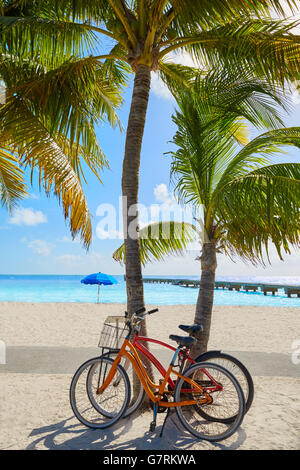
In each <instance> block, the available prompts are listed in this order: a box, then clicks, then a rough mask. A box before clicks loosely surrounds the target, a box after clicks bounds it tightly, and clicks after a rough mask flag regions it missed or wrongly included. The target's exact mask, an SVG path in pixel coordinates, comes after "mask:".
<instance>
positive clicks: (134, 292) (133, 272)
mask: <svg viewBox="0 0 300 470" xmlns="http://www.w3.org/2000/svg"><path fill="white" fill-rule="evenodd" d="M150 81H151V68H150V67H148V66H146V65H141V64H140V65H138V66H137V68H136V73H135V79H134V87H133V94H132V102H131V109H130V114H129V119H128V127H127V135H126V145H125V155H124V161H123V176H122V192H123V218H124V237H125V259H126V288H127V309H128V312H129V313H130V314H132V313H133V312H134V311H135V310H137V309H138V308H141V307H143V306H144V290H143V278H142V267H141V258H140V245H139V226H138V210H137V206H136V205H137V203H138V190H139V169H140V155H141V147H142V140H143V134H144V128H145V122H146V112H147V107H148V100H149V92H150Z"/></svg>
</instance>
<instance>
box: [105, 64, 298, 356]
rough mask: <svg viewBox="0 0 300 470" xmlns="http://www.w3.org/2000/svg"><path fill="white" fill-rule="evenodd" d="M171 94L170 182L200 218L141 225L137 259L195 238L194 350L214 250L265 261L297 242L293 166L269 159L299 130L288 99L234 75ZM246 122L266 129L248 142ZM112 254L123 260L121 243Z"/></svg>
mask: <svg viewBox="0 0 300 470" xmlns="http://www.w3.org/2000/svg"><path fill="white" fill-rule="evenodd" d="M176 99H177V103H178V110H177V111H176V113H175V114H174V116H173V120H174V122H175V124H176V125H177V132H176V134H175V136H174V138H173V141H172V142H173V144H175V145H176V148H175V150H174V151H171V152H170V153H169V154H170V156H171V179H172V182H173V184H174V188H175V192H176V193H177V195H178V198H179V200H180V201H181V202H182V203H184V204H192V205H194V206H195V207H196V208H198V209H201V210H200V211H198V213H199V214H200V215H199V218H198V219H197V221H196V222H195V225H196V226H187V224H185V226H183V227H182V229H181V231H180V229H179V228H180V227H179V226H180V223H179V222H178V221H177V222H176V226H177V232H176V233H175V232H174V231H172V230H171V231H169V232H168V236H164V233H166V228H167V226H168V223H167V221H165V222H159V223H158V227H159V228H160V229H158V228H156V231H155V230H150V229H151V226H150V227H145V228H144V229H143V233H142V237H143V238H145V241H144V240H143V242H142V244H141V251H142V254H141V256H142V260H144V261H145V263H146V262H148V261H153V260H155V259H163V258H164V257H165V256H166V255H168V254H170V253H174V252H175V251H174V246H176V251H177V252H180V251H181V252H182V253H183V252H184V251H186V249H187V247H188V242H187V238H194V240H198V241H201V244H202V253H201V256H200V257H199V259H200V261H201V282H200V289H199V295H198V301H197V306H196V312H195V322H196V323H202V324H203V325H204V331H203V333H202V335H201V338H200V340H201V343H200V349H199V348H198V350H197V352H199V350H200V351H205V350H206V348H207V343H208V339H209V331H210V322H211V315H212V306H213V296H214V281H215V272H216V268H217V254H218V253H224V254H226V255H229V256H230V257H231V258H236V257H240V258H242V259H243V260H245V261H250V262H252V263H254V264H257V263H265V262H267V261H268V248H269V246H270V245H272V244H273V245H275V247H276V249H277V252H278V255H279V256H280V258H281V259H282V257H283V255H284V253H289V252H290V249H291V247H297V248H299V247H300V212H299V207H300V164H299V163H289V162H283V163H282V162H280V163H276V158H278V154H280V155H281V156H282V155H285V153H284V150H285V151H286V149H288V148H289V147H290V146H292V145H293V146H296V147H300V128H299V127H294V128H286V127H283V125H282V119H281V117H280V114H279V110H280V108H279V105H280V106H281V107H282V106H283V107H284V108H286V109H287V103H286V100H285V99H284V97H283V95H282V94H281V92H280V91H278V92H277V93H274V91H273V90H271V89H270V87H269V86H268V85H267V84H266V83H265V82H263V81H261V80H258V79H252V78H250V77H248V78H247V77H244V78H242V77H241V76H240V75H239V74H238V75H235V76H234V74H233V73H231V74H227V73H226V72H222V73H219V74H217V73H211V74H209V75H208V76H207V77H206V78H205V79H203V78H202V77H200V78H198V79H196V81H195V84H194V85H193V87H192V89H191V90H190V91H189V92H184V91H179V92H178V93H177V95H176ZM247 122H248V123H251V124H252V125H253V126H255V127H257V128H261V127H265V126H268V127H269V128H270V130H268V131H267V132H265V133H263V134H260V135H258V136H257V137H255V138H253V139H252V140H250V141H249V140H248V139H247V136H246V134H245V124H246V123H247ZM286 158H287V160H288V157H286ZM274 159H275V162H274ZM197 222H198V223H197ZM172 224H174V222H172ZM163 226H164V227H165V231H163V230H162V228H161V227H163ZM152 228H153V225H152ZM187 228H188V230H187ZM183 233H184V234H185V236H184V237H182V234H183ZM176 237H177V239H176V240H174V238H176ZM181 239H182V241H181ZM113 256H114V258H115V259H116V260H118V261H122V260H123V261H124V259H125V260H126V258H125V250H124V247H123V246H121V247H120V248H119V249H118V250H116V252H115V253H114V255H113Z"/></svg>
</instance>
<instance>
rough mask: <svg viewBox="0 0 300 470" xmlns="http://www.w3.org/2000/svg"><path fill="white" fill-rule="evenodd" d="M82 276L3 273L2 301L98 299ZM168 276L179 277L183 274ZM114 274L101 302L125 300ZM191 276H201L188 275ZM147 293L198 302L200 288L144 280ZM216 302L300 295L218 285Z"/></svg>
mask: <svg viewBox="0 0 300 470" xmlns="http://www.w3.org/2000/svg"><path fill="white" fill-rule="evenodd" d="M83 277H84V276H81V275H78V276H77V275H76V276H63V275H51V276H50V275H0V302H3V301H13V302H96V301H97V290H98V289H97V286H93V285H84V284H81V283H80V280H81V279H82V278H83ZM151 277H155V276H151ZM157 277H163V276H157ZM165 277H167V278H174V279H178V278H180V276H165ZM115 278H116V279H117V281H118V284H116V285H113V286H101V288H100V301H101V302H105V303H112V302H113V303H126V286H125V281H124V278H123V276H115ZM185 278H186V277H185ZM189 279H195V280H197V279H199V278H198V277H197V276H189ZM217 280H218V281H235V282H252V283H256V282H257V283H270V284H287V285H300V277H276V278H275V277H218V278H217ZM144 293H145V302H146V304H149V305H174V304H195V303H196V301H197V295H198V289H196V288H186V287H179V286H173V285H171V284H151V283H145V284H144ZM214 304H215V305H256V306H260V305H261V306H277V307H280V306H282V307H300V298H297V297H291V298H288V297H287V295H286V294H285V293H284V291H283V290H279V291H278V293H277V294H276V295H275V296H272V295H271V294H268V295H267V296H264V295H263V293H262V292H259V291H258V292H248V293H246V292H242V291H241V292H235V291H228V290H225V289H224V290H223V289H218V290H217V289H215V296H214Z"/></svg>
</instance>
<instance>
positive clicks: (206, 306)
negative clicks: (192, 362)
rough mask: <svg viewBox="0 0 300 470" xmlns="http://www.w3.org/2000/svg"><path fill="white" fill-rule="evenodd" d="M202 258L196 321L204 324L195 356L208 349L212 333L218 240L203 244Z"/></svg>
mask: <svg viewBox="0 0 300 470" xmlns="http://www.w3.org/2000/svg"><path fill="white" fill-rule="evenodd" d="M200 259H201V280H200V289H199V294H198V299H197V305H196V312H195V319H194V321H195V323H198V324H199V323H201V324H202V325H203V332H201V333H200V334H199V336H198V340H199V341H198V342H197V344H196V345H195V346H194V347H193V348H192V351H191V354H192V356H193V357H196V356H197V355H198V354H201V353H203V352H206V351H207V345H208V340H209V335H210V326H211V318H212V309H213V302H214V287H215V274H216V269H217V256H216V242H215V241H214V240H212V241H209V242H207V243H204V244H203V249H202V255H201V258H200Z"/></svg>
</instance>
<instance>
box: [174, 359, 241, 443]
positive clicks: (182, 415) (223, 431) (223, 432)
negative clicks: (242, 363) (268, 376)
mask: <svg viewBox="0 0 300 470" xmlns="http://www.w3.org/2000/svg"><path fill="white" fill-rule="evenodd" d="M208 369H209V373H207V376H208V377H210V376H212V377H214V378H215V380H216V381H217V382H218V383H222V390H221V391H218V392H217V391H215V392H211V391H210V392H209V393H210V395H212V396H214V399H213V402H212V404H209V405H202V407H205V408H209V407H211V408H212V407H214V409H215V414H217V413H220V412H221V413H223V414H225V413H226V412H227V411H226V406H223V408H222V404H221V400H220V398H221V399H222V398H223V399H226V396H225V393H226V392H227V391H229V400H231V401H232V402H233V404H234V406H235V408H236V413H235V415H234V416H235V418H234V420H233V421H230V422H225V421H224V417H223V418H222V420H221V421H218V420H214V422H213V431H212V433H211V432H210V431H209V428H208V426H210V424H211V420H206V419H205V418H204V417H203V416H200V415H199V413H198V412H197V411H196V410H195V406H194V405H183V406H176V407H175V409H176V413H177V416H178V419H179V421H180V422H181V424H182V425H183V426H184V427H185V429H187V431H189V432H190V434H192V435H193V436H195V437H197V438H198V439H203V440H206V441H210V442H218V441H221V440H224V439H227V438H228V437H230V436H231V435H232V434H234V433H235V432H236V431H237V429H238V428H239V426H240V425H241V423H242V421H243V418H244V414H245V399H244V394H243V391H242V388H241V386H240V384H239V383H238V381H237V380H236V378H235V377H234V376H233V374H231V373H230V372H229V371H227V370H226V369H224V367H221V366H220V365H217V364H213V363H210V362H200V363H197V364H194V365H192V366H191V367H189V368H188V369H186V370H185V372H184V377H191V376H192V377H193V380H195V374H197V373H200V374H203V373H206V372H207V370H208ZM205 371H206V372H205ZM216 377H218V380H217V379H216ZM220 377H222V382H219V381H220ZM186 384H187V382H185V379H184V378H180V379H179V380H178V382H177V384H176V388H175V393H174V401H175V402H180V401H182V398H184V399H186V395H187V394H188V395H189V398H190V394H189V393H190V392H187V391H186V390H187V389H186V388H185V389H183V390H182V388H183V385H184V386H185V387H186ZM229 384H231V389H230V388H229ZM191 393H193V396H194V398H195V393H194V392H191ZM214 393H218V395H213V394H214ZM233 393H234V395H235V396H234V395H233ZM221 394H223V395H221ZM199 406H201V405H199ZM193 411H194V412H196V417H195V418H194V414H193ZM191 414H193V419H192V420H190V422H191V423H193V425H194V427H193V426H192V424H190V422H188V418H187V416H188V415H191ZM201 418H203V421H202V422H201V421H200V419H201ZM196 425H197V426H199V427H200V429H202V430H201V431H199V430H197V429H196V428H195V426H196ZM218 425H219V426H220V431H219V432H217V433H216V429H217V426H218Z"/></svg>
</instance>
